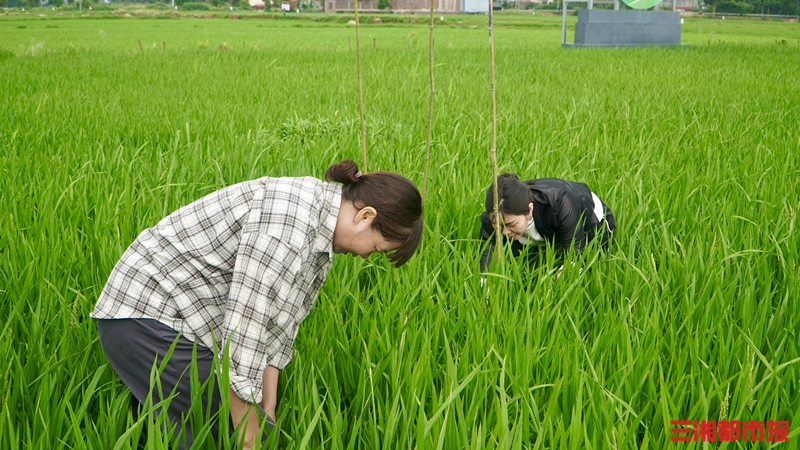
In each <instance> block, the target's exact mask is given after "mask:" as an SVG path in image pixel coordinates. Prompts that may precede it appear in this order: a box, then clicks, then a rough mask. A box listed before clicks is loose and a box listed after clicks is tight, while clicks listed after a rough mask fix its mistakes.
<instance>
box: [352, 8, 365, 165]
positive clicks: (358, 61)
mask: <svg viewBox="0 0 800 450" xmlns="http://www.w3.org/2000/svg"><path fill="white" fill-rule="evenodd" d="M353 5H354V7H353V9H354V10H355V13H356V66H357V69H358V112H359V116H360V117H361V171H362V172H366V171H367V132H366V131H365V128H364V96H363V95H362V93H361V36H360V33H359V32H358V26H359V24H358V0H353Z"/></svg>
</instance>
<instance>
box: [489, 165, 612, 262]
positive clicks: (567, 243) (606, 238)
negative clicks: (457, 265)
mask: <svg viewBox="0 0 800 450" xmlns="http://www.w3.org/2000/svg"><path fill="white" fill-rule="evenodd" d="M497 191H498V212H499V213H500V222H501V227H502V233H503V235H504V237H503V239H504V242H505V241H508V240H511V241H512V243H511V249H512V251H513V252H514V255H515V256H516V255H518V254H519V253H520V252H521V250H522V249H523V248H524V247H526V246H531V249H532V248H535V246H540V245H547V244H550V245H552V246H553V247H554V248H556V249H559V250H562V251H563V250H569V249H570V248H573V249H574V250H575V251H576V252H578V253H580V252H581V251H583V248H584V247H585V246H586V243H587V242H589V241H590V240H592V239H594V238H595V237H598V238H599V239H601V241H600V244H601V245H602V246H603V248H604V249H607V248H608V246H609V245H610V244H611V243H612V241H613V235H614V229H615V228H616V222H615V221H614V213H613V212H611V208H609V207H608V205H606V204H605V203H603V202H602V201H601V200H600V198H599V197H597V195H595V194H594V193H593V192H592V191H591V190H590V189H589V186H587V185H586V184H584V183H577V182H574V181H566V180H560V179H558V178H540V179H533V180H527V181H520V179H519V178H518V177H517V175H516V174H513V173H504V174H502V175H500V177H499V178H498V180H497ZM493 197H494V194H493V189H492V186H489V190H488V192H486V211H485V212H484V213H483V214H481V239H482V240H484V241H487V243H486V245H485V246H484V249H483V253H482V255H481V261H480V269H481V272H484V271H486V267H487V266H488V265H489V263H490V261H491V258H492V253H493V252H494V246H495V240H494V238H493V234H494V220H493V217H492V214H493V211H494V198H493Z"/></svg>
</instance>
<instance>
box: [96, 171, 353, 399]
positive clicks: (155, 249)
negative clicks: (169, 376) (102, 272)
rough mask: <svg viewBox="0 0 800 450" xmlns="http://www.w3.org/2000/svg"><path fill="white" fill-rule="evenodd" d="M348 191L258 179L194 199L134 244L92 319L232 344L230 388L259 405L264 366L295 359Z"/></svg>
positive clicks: (219, 345)
mask: <svg viewBox="0 0 800 450" xmlns="http://www.w3.org/2000/svg"><path fill="white" fill-rule="evenodd" d="M341 192H342V187H341V185H339V184H331V183H324V182H322V181H320V180H317V179H315V178H308V177H306V178H260V179H258V180H253V181H248V182H244V183H240V184H236V185H234V186H230V187H227V188H224V189H221V190H219V191H216V192H214V193H213V194H210V195H208V196H206V197H203V198H201V199H200V200H197V201H195V202H194V203H191V204H190V205H187V206H185V207H183V208H181V209H179V210H177V211H175V212H174V213H172V214H170V215H169V216H168V217H166V218H164V219H163V220H161V222H159V223H158V224H157V225H156V226H155V227H153V228H149V229H147V230H144V231H143V232H142V233H141V234H140V235H139V237H138V238H136V240H135V241H134V242H133V244H131V246H130V247H129V248H128V250H127V251H126V252H125V254H123V255H122V258H121V259H120V260H119V262H118V263H117V265H116V267H114V270H113V271H112V272H111V275H110V276H109V279H108V282H107V283H106V285H105V287H104V288H103V292H102V293H101V294H100V298H99V299H98V301H97V305H96V306H95V309H94V311H93V312H92V314H91V317H94V318H96V319H122V318H150V319H156V320H158V321H159V322H162V323H164V324H166V325H168V326H170V327H172V328H173V329H175V330H178V331H182V332H183V335H184V336H186V337H187V338H188V339H190V340H192V341H196V340H199V343H202V344H203V345H205V346H206V347H208V348H211V349H215V348H216V351H217V354H218V355H222V349H224V346H225V343H226V341H227V340H228V339H230V349H229V356H230V358H229V359H230V382H231V388H232V389H233V390H234V392H235V393H236V395H238V396H239V397H240V398H242V399H244V400H247V401H250V402H260V401H261V388H262V386H261V384H262V373H263V371H264V369H265V368H266V367H267V365H271V366H275V367H277V368H278V369H281V370H282V369H283V368H284V367H285V366H286V364H288V363H289V361H290V360H291V358H292V343H293V342H294V338H295V336H296V335H297V328H298V326H299V324H300V322H301V321H302V320H303V319H304V318H305V317H306V315H307V314H308V313H309V311H310V310H311V306H312V305H313V304H314V300H315V299H316V297H317V293H318V292H319V289H320V287H321V286H322V283H323V282H324V281H325V276H326V274H327V272H328V270H329V269H330V267H331V261H332V256H333V254H332V244H333V230H334V228H335V227H336V218H337V216H338V214H339V206H340V202H341Z"/></svg>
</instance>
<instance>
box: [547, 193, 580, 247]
mask: <svg viewBox="0 0 800 450" xmlns="http://www.w3.org/2000/svg"><path fill="white" fill-rule="evenodd" d="M555 215H556V218H555V219H556V223H557V227H556V228H557V232H556V236H555V242H554V244H555V246H556V247H559V248H561V249H563V250H569V248H570V247H571V246H572V245H573V241H574V245H575V247H574V248H575V252H576V253H581V252H582V251H583V248H584V247H585V246H586V233H585V232H584V230H583V225H584V222H585V221H586V217H584V216H585V211H584V210H583V208H581V207H580V203H579V202H578V200H577V199H576V198H575V197H574V196H573V195H572V194H570V193H569V192H566V193H565V194H564V195H563V196H562V197H561V205H560V207H559V208H558V210H557V211H556V213H555Z"/></svg>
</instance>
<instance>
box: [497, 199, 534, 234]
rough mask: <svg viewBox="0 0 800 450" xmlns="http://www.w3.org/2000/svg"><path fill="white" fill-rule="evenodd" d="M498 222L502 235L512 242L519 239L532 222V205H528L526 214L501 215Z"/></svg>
mask: <svg viewBox="0 0 800 450" xmlns="http://www.w3.org/2000/svg"><path fill="white" fill-rule="evenodd" d="M500 220H501V221H502V223H501V224H500V226H501V227H502V229H503V235H505V236H506V237H508V238H509V239H512V240H517V239H519V238H520V237H521V236H522V235H523V234H525V231H526V230H527V229H528V225H529V224H530V223H531V220H533V203H529V204H528V214H502V215H501V219H500Z"/></svg>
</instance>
